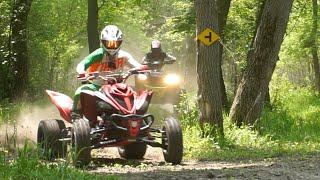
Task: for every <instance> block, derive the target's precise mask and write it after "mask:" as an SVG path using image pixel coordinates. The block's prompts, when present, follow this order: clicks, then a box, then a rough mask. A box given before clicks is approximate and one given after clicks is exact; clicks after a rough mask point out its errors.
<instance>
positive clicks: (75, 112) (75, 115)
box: [70, 110, 82, 122]
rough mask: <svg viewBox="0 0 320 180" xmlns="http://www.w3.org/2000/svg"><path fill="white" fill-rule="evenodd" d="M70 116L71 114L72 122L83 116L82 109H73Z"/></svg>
mask: <svg viewBox="0 0 320 180" xmlns="http://www.w3.org/2000/svg"><path fill="white" fill-rule="evenodd" d="M70 116H71V120H72V122H74V121H75V120H77V119H81V118H82V116H81V113H80V110H72V111H71V114H70Z"/></svg>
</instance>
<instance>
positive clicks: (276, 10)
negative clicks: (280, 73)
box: [230, 0, 293, 126]
mask: <svg viewBox="0 0 320 180" xmlns="http://www.w3.org/2000/svg"><path fill="white" fill-rule="evenodd" d="M292 1H293V0H282V1H279V0H267V1H266V2H265V6H264V9H263V12H262V15H261V21H260V24H259V27H258V30H257V33H256V36H255V37H254V43H253V47H252V48H253V49H252V51H251V53H250V52H249V53H250V55H249V56H248V65H247V68H246V70H245V72H244V76H243V77H242V79H241V82H240V84H239V86H238V90H237V94H236V97H235V99H234V101H233V104H232V107H231V110H230V119H231V120H232V121H233V122H234V123H236V124H237V125H238V126H241V125H242V124H243V123H244V124H248V125H253V124H254V123H255V121H256V120H257V119H258V118H259V117H260V115H261V111H262V107H263V101H264V98H265V95H266V92H267V89H268V86H269V82H270V80H271V76H272V73H273V71H274V68H275V66H276V62H277V61H278V54H279V51H280V47H281V44H282V41H283V37H284V34H285V31H286V27H287V22H288V19H289V14H290V11H291V7H292Z"/></svg>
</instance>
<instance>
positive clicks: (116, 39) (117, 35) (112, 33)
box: [100, 25, 122, 55]
mask: <svg viewBox="0 0 320 180" xmlns="http://www.w3.org/2000/svg"><path fill="white" fill-rule="evenodd" d="M100 41H101V44H102V48H103V49H104V50H105V51H107V52H108V54H110V55H114V54H116V53H117V52H118V51H119V49H120V46H121V44H122V32H121V30H120V29H119V28H118V27H117V26H115V25H108V26H106V27H105V28H103V30H102V31H101V36H100Z"/></svg>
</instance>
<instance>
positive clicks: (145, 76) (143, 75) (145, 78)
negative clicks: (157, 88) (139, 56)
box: [138, 74, 148, 81]
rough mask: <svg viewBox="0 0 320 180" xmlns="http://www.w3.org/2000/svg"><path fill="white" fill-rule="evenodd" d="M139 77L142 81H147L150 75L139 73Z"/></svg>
mask: <svg viewBox="0 0 320 180" xmlns="http://www.w3.org/2000/svg"><path fill="white" fill-rule="evenodd" d="M138 79H139V80H140V81H145V80H147V79H148V77H147V75H145V74H138Z"/></svg>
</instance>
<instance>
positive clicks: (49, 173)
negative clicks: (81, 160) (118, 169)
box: [0, 145, 118, 179]
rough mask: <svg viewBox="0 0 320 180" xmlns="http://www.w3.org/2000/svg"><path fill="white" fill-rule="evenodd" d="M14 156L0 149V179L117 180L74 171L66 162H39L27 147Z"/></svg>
mask: <svg viewBox="0 0 320 180" xmlns="http://www.w3.org/2000/svg"><path fill="white" fill-rule="evenodd" d="M16 154H17V155H14V154H8V153H7V152H6V151H4V150H1V149H0V179H118V178H117V177H116V176H114V175H99V174H90V173H88V172H86V171H85V170H81V169H75V168H73V167H72V166H71V165H70V164H69V163H68V162H54V163H48V162H44V161H41V160H39V158H38V156H37V154H36V153H35V152H34V150H33V149H29V148H28V146H27V145H25V146H24V148H23V149H19V150H17V153H16Z"/></svg>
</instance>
